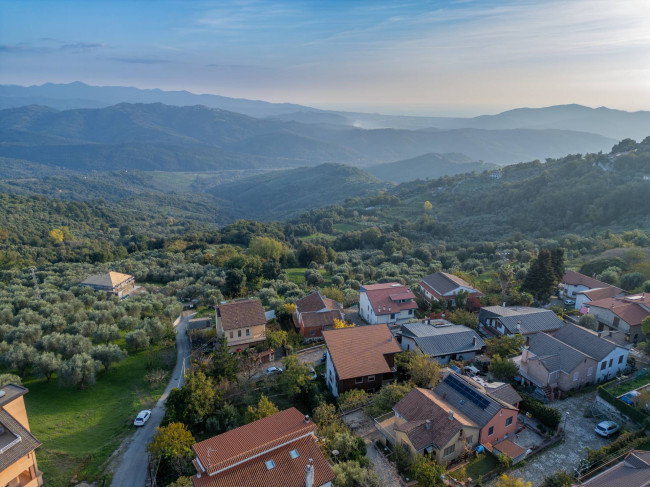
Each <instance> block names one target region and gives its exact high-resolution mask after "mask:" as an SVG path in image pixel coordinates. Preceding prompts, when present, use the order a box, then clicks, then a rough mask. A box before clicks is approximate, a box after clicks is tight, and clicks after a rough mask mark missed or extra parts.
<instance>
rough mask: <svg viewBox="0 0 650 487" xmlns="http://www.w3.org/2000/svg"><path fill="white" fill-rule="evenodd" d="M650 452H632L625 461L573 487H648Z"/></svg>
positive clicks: (649, 483) (649, 480) (649, 481)
mask: <svg viewBox="0 0 650 487" xmlns="http://www.w3.org/2000/svg"><path fill="white" fill-rule="evenodd" d="M648 486H650V451H642V450H632V451H631V452H630V453H628V454H627V456H626V457H625V460H623V461H622V462H619V463H617V464H616V465H614V466H613V467H610V468H608V469H607V470H605V471H604V472H601V473H599V474H598V475H596V476H595V477H592V478H591V479H589V480H587V481H584V482H582V483H576V484H573V486H572V487H648Z"/></svg>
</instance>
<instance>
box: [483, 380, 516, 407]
mask: <svg viewBox="0 0 650 487" xmlns="http://www.w3.org/2000/svg"><path fill="white" fill-rule="evenodd" d="M485 390H486V391H487V393H488V394H490V396H492V397H493V398H495V399H498V400H499V401H502V402H505V403H506V404H510V405H515V404H519V403H520V402H521V396H520V395H519V394H518V393H517V391H515V389H514V388H513V387H512V386H511V385H510V384H502V385H500V386H497V387H486V389H485Z"/></svg>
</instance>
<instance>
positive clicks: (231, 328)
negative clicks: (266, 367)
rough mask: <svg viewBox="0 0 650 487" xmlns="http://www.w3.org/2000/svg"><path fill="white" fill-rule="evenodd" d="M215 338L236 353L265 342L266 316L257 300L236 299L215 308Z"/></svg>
mask: <svg viewBox="0 0 650 487" xmlns="http://www.w3.org/2000/svg"><path fill="white" fill-rule="evenodd" d="M216 318H217V320H216V321H217V336H218V337H219V338H221V337H222V336H223V335H225V336H226V338H227V339H228V348H229V349H230V350H231V351H233V352H236V351H237V350H240V349H241V350H243V349H245V348H248V347H253V346H255V345H256V344H258V343H260V342H263V341H264V340H266V316H265V315H264V308H263V307H262V302H261V301H260V300H259V299H238V300H235V301H231V302H229V303H221V304H219V305H218V306H217V307H216Z"/></svg>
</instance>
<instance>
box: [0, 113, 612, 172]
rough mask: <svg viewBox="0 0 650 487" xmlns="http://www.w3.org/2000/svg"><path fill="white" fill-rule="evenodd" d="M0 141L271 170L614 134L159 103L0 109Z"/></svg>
mask: <svg viewBox="0 0 650 487" xmlns="http://www.w3.org/2000/svg"><path fill="white" fill-rule="evenodd" d="M0 140H2V144H0V156H4V157H8V158H14V159H24V160H28V161H32V162H38V163H42V164H48V165H56V166H61V167H64V168H70V169H76V170H100V171H101V170H115V169H141V170H164V171H205V170H223V169H246V168H272V169H277V168H287V167H297V166H313V165H318V164H321V163H327V162H335V163H345V164H349V165H353V166H368V165H372V164H378V163H384V162H394V161H398V160H402V159H409V158H413V157H417V156H420V155H422V154H426V153H431V152H436V153H448V152H458V153H463V154H465V155H466V156H468V157H469V158H470V159H472V160H476V161H485V162H489V163H495V164H499V165H506V164H510V163H515V162H520V161H530V160H535V159H545V158H548V157H558V156H561V155H564V154H567V153H584V152H598V151H609V149H610V148H611V147H612V145H613V144H614V143H615V142H616V141H615V140H614V139H609V138H606V137H603V136H600V135H595V134H590V133H584V132H573V131H567V130H555V129H545V130H537V129H499V130H486V129H474V128H469V129H465V128H460V129H451V130H439V129H431V128H430V129H422V130H404V129H373V130H368V129H361V128H357V127H352V126H349V125H341V124H331V123H301V122H296V121H285V120H278V119H271V118H254V117H250V116H247V115H243V114H240V113H235V112H230V111H226V110H222V109H217V108H209V107H205V106H201V105H195V106H182V107H179V106H170V105H164V104H162V103H149V104H144V103H137V104H130V103H120V104H118V105H113V106H110V107H106V108H90V109H73V110H62V111H60V110H56V109H54V108H51V107H43V106H36V105H30V106H23V107H17V108H9V109H5V110H0Z"/></svg>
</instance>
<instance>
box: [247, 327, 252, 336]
mask: <svg viewBox="0 0 650 487" xmlns="http://www.w3.org/2000/svg"><path fill="white" fill-rule="evenodd" d="M250 334H251V331H250V330H249V329H248V328H246V336H250Z"/></svg>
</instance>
